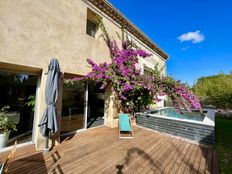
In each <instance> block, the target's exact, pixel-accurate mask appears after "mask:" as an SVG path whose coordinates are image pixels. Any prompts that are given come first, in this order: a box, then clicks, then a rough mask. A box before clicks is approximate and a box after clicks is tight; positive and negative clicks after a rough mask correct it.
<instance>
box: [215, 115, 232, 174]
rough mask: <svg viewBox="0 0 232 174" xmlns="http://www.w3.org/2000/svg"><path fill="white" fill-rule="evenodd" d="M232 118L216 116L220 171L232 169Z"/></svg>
mask: <svg viewBox="0 0 232 174" xmlns="http://www.w3.org/2000/svg"><path fill="white" fill-rule="evenodd" d="M231 132H232V120H228V119H222V118H216V144H215V148H216V150H217V152H218V155H219V170H220V173H225V174H227V173H228V174H229V173H231V171H232V150H231V149H232V134H231Z"/></svg>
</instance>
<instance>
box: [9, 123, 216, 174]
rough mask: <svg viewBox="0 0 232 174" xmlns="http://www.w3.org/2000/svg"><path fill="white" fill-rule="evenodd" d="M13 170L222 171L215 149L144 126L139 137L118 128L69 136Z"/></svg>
mask: <svg viewBox="0 0 232 174" xmlns="http://www.w3.org/2000/svg"><path fill="white" fill-rule="evenodd" d="M18 150H19V151H20V149H18ZM24 153H25V151H24ZM28 153H31V152H28ZM10 173H17V174H20V173H22V174H26V173H33V174H36V173H38V174H42V173H57V174H62V173H65V174H66V173H72V174H76V173H84V174H85V173H86V174H92V173H98V174H102V173H106V174H111V173H112V174H113V173H115V174H122V173H123V174H124V173H130V174H135V173H138V174H145V173H149V174H150V173H154V174H159V173H164V174H167V173H218V165H217V155H216V152H215V151H213V150H212V148H206V147H202V146H199V145H196V144H191V143H188V142H186V141H183V140H179V139H176V138H171V137H169V136H165V135H162V134H160V133H157V132H153V131H148V130H145V129H142V128H136V129H135V139H128V140H119V139H118V131H117V129H110V128H107V127H100V128H95V129H92V130H88V131H84V132H81V133H78V134H76V135H74V136H70V137H68V138H67V139H66V140H65V141H63V142H62V143H61V144H60V145H58V146H57V147H56V148H54V149H53V150H52V151H51V152H49V153H48V154H46V155H43V154H42V153H41V152H37V153H35V152H34V153H33V154H31V155H28V156H25V155H24V156H23V157H21V158H20V157H17V158H16V159H15V161H14V162H13V163H12V165H11V167H10Z"/></svg>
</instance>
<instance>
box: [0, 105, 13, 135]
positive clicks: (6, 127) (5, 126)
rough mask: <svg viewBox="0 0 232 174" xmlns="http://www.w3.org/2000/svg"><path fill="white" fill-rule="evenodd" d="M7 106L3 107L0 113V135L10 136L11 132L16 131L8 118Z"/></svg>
mask: <svg viewBox="0 0 232 174" xmlns="http://www.w3.org/2000/svg"><path fill="white" fill-rule="evenodd" d="M9 108H10V107H9V106H4V107H3V108H2V109H1V112H0V134H3V133H7V134H10V132H12V131H16V130H17V129H16V123H15V122H13V121H12V120H11V119H10V118H9V117H8V116H7V113H8V109H9Z"/></svg>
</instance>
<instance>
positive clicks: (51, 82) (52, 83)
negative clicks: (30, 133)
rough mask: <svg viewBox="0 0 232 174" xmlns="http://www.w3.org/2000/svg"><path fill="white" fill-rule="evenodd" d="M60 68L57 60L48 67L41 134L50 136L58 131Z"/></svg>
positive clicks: (40, 125)
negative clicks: (49, 134) (49, 132)
mask: <svg viewBox="0 0 232 174" xmlns="http://www.w3.org/2000/svg"><path fill="white" fill-rule="evenodd" d="M59 79H60V66H59V62H58V60H57V59H52V60H51V62H50V64H49V66H48V76H47V81H46V88H45V101H46V104H47V106H46V109H45V111H44V114H43V116H42V118H41V120H40V124H39V127H40V133H41V134H42V135H43V136H48V131H50V130H51V133H53V134H54V133H56V132H57V131H58V121H57V110H56V102H57V99H58V95H59Z"/></svg>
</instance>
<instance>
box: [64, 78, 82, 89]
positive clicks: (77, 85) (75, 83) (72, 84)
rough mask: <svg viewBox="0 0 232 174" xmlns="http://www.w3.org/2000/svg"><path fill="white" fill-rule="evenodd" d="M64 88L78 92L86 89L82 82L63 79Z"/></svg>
mask: <svg viewBox="0 0 232 174" xmlns="http://www.w3.org/2000/svg"><path fill="white" fill-rule="evenodd" d="M64 88H74V89H76V90H79V91H83V90H85V88H86V84H85V83H84V82H82V81H73V80H71V79H64Z"/></svg>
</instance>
